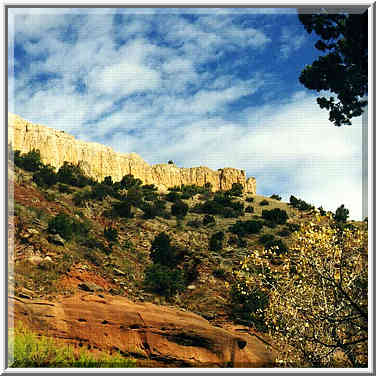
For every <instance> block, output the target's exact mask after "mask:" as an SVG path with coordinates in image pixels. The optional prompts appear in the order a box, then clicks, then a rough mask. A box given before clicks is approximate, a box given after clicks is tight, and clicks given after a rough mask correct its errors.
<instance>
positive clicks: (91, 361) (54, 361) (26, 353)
mask: <svg viewBox="0 0 376 376" xmlns="http://www.w3.org/2000/svg"><path fill="white" fill-rule="evenodd" d="M9 360H10V367H11V368H38V367H51V368H66V367H72V368H89V367H95V368H112V367H120V368H130V367H136V362H135V361H134V360H133V359H128V358H124V357H123V356H121V355H120V354H116V355H109V354H105V353H103V355H101V356H100V357H98V358H96V357H94V356H93V355H92V354H90V353H89V352H88V351H86V350H80V351H79V352H78V353H77V352H76V353H74V351H73V347H72V346H69V345H61V344H58V343H57V342H56V341H55V340H54V339H52V338H47V337H43V336H41V337H39V336H37V335H36V334H35V333H33V332H32V331H31V330H29V329H28V328H26V327H24V326H22V325H18V326H16V327H15V329H10V330H9Z"/></svg>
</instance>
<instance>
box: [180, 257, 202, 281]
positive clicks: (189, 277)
mask: <svg viewBox="0 0 376 376" xmlns="http://www.w3.org/2000/svg"><path fill="white" fill-rule="evenodd" d="M201 263H202V261H201V259H200V258H198V257H193V258H190V259H189V260H188V261H187V262H185V263H184V264H183V267H184V279H185V284H189V283H192V282H193V281H195V280H196V279H197V277H198V274H199V273H198V266H199V265H200V264H201Z"/></svg>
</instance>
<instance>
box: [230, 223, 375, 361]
mask: <svg viewBox="0 0 376 376" xmlns="http://www.w3.org/2000/svg"><path fill="white" fill-rule="evenodd" d="M276 251H277V250H276V249H270V250H263V251H261V252H258V251H255V252H253V253H250V254H249V256H247V257H246V258H245V260H244V261H243V263H242V265H241V269H240V270H239V271H237V272H236V273H235V277H236V281H237V287H238V288H239V289H240V290H242V291H241V292H242V293H243V294H245V295H247V294H253V292H254V291H255V289H260V290H261V291H263V292H265V293H267V294H268V295H269V304H268V306H267V308H265V309H262V308H259V309H258V310H257V312H256V313H257V314H258V315H259V317H262V319H263V320H264V322H265V324H266V325H267V327H268V329H269V332H270V335H271V336H272V338H273V342H274V343H275V344H277V346H278V347H279V349H280V355H279V357H278V359H277V360H278V362H280V363H281V365H283V366H287V367H288V366H290V367H291V366H292V367H294V366H295V367H296V366H301V367H366V366H367V362H368V356H367V349H368V338H367V336H368V324H367V323H368V310H367V306H368V300H367V291H368V290H367V286H368V270H367V269H368V263H367V228H366V227H363V228H359V227H355V226H347V227H345V228H343V227H338V226H336V225H335V223H334V221H333V220H332V219H331V217H329V218H328V217H319V216H318V217H317V219H316V220H315V221H313V222H311V223H308V224H305V225H303V226H302V227H301V229H300V231H299V232H295V233H294V234H293V239H292V245H291V246H290V248H289V252H288V253H287V254H284V255H279V256H277V255H278V252H276ZM277 259H278V261H279V262H276V261H277Z"/></svg>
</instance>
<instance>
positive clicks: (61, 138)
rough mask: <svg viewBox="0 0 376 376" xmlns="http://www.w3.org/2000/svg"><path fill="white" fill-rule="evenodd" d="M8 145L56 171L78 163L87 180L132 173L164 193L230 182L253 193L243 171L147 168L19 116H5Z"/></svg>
mask: <svg viewBox="0 0 376 376" xmlns="http://www.w3.org/2000/svg"><path fill="white" fill-rule="evenodd" d="M8 130H9V142H10V143H11V144H12V147H13V149H14V150H20V151H21V152H22V153H27V152H29V151H31V150H33V149H38V150H39V151H40V153H41V157H42V161H44V162H46V163H49V164H51V165H52V166H54V167H55V168H57V169H58V168H60V167H61V166H62V165H63V163H64V162H65V161H66V162H70V163H74V164H79V165H80V166H81V168H82V169H83V171H84V172H85V173H86V174H87V175H88V176H90V177H92V178H94V179H97V180H99V181H102V180H103V179H104V178H105V177H106V176H111V177H112V179H113V180H114V181H119V180H121V179H122V177H123V176H124V175H127V174H132V175H133V176H134V177H136V178H139V179H141V180H142V181H143V182H144V183H145V184H154V185H155V186H157V187H158V189H162V190H166V189H167V188H170V187H174V186H181V185H182V184H185V185H191V184H195V185H198V186H204V185H205V184H209V183H210V184H211V185H212V189H213V190H214V191H217V190H226V189H230V188H231V186H232V184H233V183H240V184H242V185H243V187H244V190H245V192H248V193H256V179H255V178H253V177H250V178H246V175H245V171H244V170H238V169H235V168H229V167H225V168H221V169H219V170H218V171H214V170H211V169H209V168H208V167H203V166H201V167H193V168H179V167H177V166H176V165H175V164H173V163H165V164H157V165H153V166H150V165H149V164H148V163H146V162H145V161H144V160H143V159H142V158H141V157H140V156H139V155H137V154H135V153H129V154H121V153H117V152H115V151H113V150H112V149H111V148H110V147H108V146H104V145H101V144H98V143H94V142H84V141H80V140H77V139H75V138H74V137H73V136H71V135H69V134H68V133H65V132H63V131H58V130H55V129H51V128H48V127H45V126H43V125H39V124H33V123H30V122H29V121H27V120H25V119H22V118H21V117H19V116H17V115H14V114H11V113H9V114H8Z"/></svg>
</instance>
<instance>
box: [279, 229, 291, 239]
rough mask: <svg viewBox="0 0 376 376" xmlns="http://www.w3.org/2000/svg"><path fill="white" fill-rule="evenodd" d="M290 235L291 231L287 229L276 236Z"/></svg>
mask: <svg viewBox="0 0 376 376" xmlns="http://www.w3.org/2000/svg"><path fill="white" fill-rule="evenodd" d="M290 234H291V231H290V230H289V229H288V228H284V229H282V230H281V231H279V232H278V233H277V235H279V236H283V237H286V236H289V235H290Z"/></svg>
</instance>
